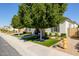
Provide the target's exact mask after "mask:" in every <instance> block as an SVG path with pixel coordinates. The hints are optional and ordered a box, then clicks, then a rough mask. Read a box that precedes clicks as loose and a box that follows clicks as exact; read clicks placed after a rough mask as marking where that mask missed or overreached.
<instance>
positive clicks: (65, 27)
mask: <svg viewBox="0 0 79 59" xmlns="http://www.w3.org/2000/svg"><path fill="white" fill-rule="evenodd" d="M58 27H59V28H57V29H55V28H47V29H45V32H48V34H49V33H50V32H52V33H53V32H56V30H58V31H57V32H59V33H66V34H67V35H68V29H69V28H77V27H78V25H77V24H76V23H72V22H69V21H67V20H66V21H64V22H63V23H60V24H59V26H58ZM34 30H35V29H34V28H27V29H26V31H27V32H32V33H34Z"/></svg>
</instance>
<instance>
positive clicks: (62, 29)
mask: <svg viewBox="0 0 79 59" xmlns="http://www.w3.org/2000/svg"><path fill="white" fill-rule="evenodd" d="M77 27H78V25H77V24H74V23H71V22H69V21H65V22H63V23H61V24H60V26H59V29H60V31H59V32H60V33H66V34H68V29H69V28H77Z"/></svg>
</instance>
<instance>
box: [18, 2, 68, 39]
mask: <svg viewBox="0 0 79 59" xmlns="http://www.w3.org/2000/svg"><path fill="white" fill-rule="evenodd" d="M66 8H67V4H64V3H60V4H59V3H56V4H49V3H39V4H21V5H20V6H19V11H18V16H19V19H20V21H21V24H22V25H23V26H25V27H29V28H36V29H39V30H40V39H41V40H42V37H43V36H44V29H45V28H51V27H55V26H57V25H59V23H60V22H61V21H63V20H64V17H63V13H64V12H65V10H66Z"/></svg>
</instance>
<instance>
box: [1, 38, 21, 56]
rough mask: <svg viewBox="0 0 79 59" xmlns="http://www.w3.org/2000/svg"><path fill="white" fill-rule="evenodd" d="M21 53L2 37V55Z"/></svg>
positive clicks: (17, 54)
mask: <svg viewBox="0 0 79 59" xmlns="http://www.w3.org/2000/svg"><path fill="white" fill-rule="evenodd" d="M19 55H20V54H19V53H18V52H17V51H16V50H15V49H14V48H13V47H11V46H10V45H9V44H8V43H7V42H6V41H5V40H4V39H3V38H1V37H0V56H19Z"/></svg>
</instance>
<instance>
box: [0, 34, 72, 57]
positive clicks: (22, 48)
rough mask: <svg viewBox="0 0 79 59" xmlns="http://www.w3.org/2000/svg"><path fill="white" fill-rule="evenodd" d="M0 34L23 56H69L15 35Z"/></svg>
mask: <svg viewBox="0 0 79 59" xmlns="http://www.w3.org/2000/svg"><path fill="white" fill-rule="evenodd" d="M0 36H1V37H3V38H4V40H6V41H7V42H8V43H9V44H10V45H11V46H12V47H13V48H15V49H16V51H17V52H18V53H19V54H20V55H23V56H71V55H70V54H67V53H64V52H61V51H58V50H55V49H52V48H49V47H45V46H42V45H39V44H36V43H33V42H28V41H27V42H24V41H23V40H19V39H17V38H16V37H13V36H9V35H6V34H3V33H0Z"/></svg>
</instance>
